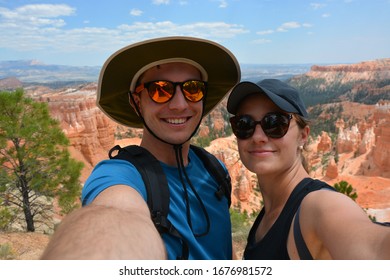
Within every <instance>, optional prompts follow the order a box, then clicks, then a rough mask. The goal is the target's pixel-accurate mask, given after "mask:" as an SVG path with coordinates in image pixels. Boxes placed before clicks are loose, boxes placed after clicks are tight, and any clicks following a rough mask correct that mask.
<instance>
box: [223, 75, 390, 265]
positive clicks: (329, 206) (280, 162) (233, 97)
mask: <svg viewBox="0 0 390 280" xmlns="http://www.w3.org/2000/svg"><path fill="white" fill-rule="evenodd" d="M227 109H228V111H229V113H231V114H233V115H234V116H233V117H232V118H231V119H230V122H231V125H232V129H233V132H234V134H235V135H236V137H237V145H238V150H239V154H240V157H241V161H242V163H243V164H244V165H245V166H246V167H247V168H248V169H249V170H250V171H252V172H254V173H256V174H257V178H258V183H259V187H260V190H261V193H262V196H263V201H264V207H263V209H262V210H261V212H260V214H259V216H258V217H257V219H256V221H255V223H254V224H253V226H252V229H251V231H250V233H249V237H248V244H247V246H246V249H245V252H244V259H311V258H313V259H390V228H389V227H385V226H381V225H377V224H375V223H373V222H371V220H370V219H369V218H368V216H367V215H366V213H365V212H364V211H363V210H362V209H361V208H360V207H359V206H358V205H357V204H356V203H355V202H354V201H353V200H352V199H350V198H349V197H347V196H345V195H343V194H341V193H338V192H336V191H334V189H333V188H331V187H330V186H328V185H326V184H325V183H324V182H321V181H318V180H313V179H311V178H310V176H309V174H308V172H307V170H306V169H305V167H304V164H303V157H302V150H303V147H304V145H305V144H306V143H307V140H308V137H309V132H310V128H309V126H308V121H307V118H308V114H307V111H306V109H305V106H304V103H303V102H302V99H301V98H300V96H299V93H298V91H297V90H296V89H295V88H293V87H290V86H289V85H287V84H286V83H283V82H281V81H279V80H276V79H266V80H263V81H260V82H259V83H257V84H255V83H252V82H241V83H239V84H237V85H236V86H235V87H234V88H233V90H232V92H231V94H230V96H229V99H228V104H227ZM298 218H299V220H298Z"/></svg>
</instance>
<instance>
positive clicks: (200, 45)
mask: <svg viewBox="0 0 390 280" xmlns="http://www.w3.org/2000/svg"><path fill="white" fill-rule="evenodd" d="M167 62H186V63H189V64H192V65H194V66H195V67H197V68H198V69H199V70H200V72H201V73H202V78H203V79H204V80H206V81H207V84H208V91H207V97H206V102H205V108H204V115H206V114H208V113H209V112H210V111H211V110H212V109H213V108H214V107H215V106H216V105H217V104H218V103H219V102H220V101H221V100H222V99H223V98H224V96H225V95H226V94H227V93H228V92H229V90H230V89H231V88H232V87H233V86H234V85H235V84H236V83H238V82H239V81H240V78H241V71H240V66H239V64H238V61H237V59H236V57H235V56H234V55H233V54H232V53H231V52H230V51H229V50H228V49H226V48H225V47H223V46H221V45H219V44H217V43H215V42H213V41H209V40H204V39H199V38H192V37H164V38H157V39H151V40H147V41H142V42H139V43H135V44H133V45H129V46H127V47H124V48H122V49H120V50H119V51H117V52H116V53H114V54H113V55H111V56H110V57H109V58H108V59H107V61H106V62H105V64H104V65H103V68H102V70H101V72H100V77H99V82H98V92H97V105H98V107H99V108H100V109H101V110H102V111H103V112H104V113H105V114H106V115H108V116H109V117H110V118H111V119H113V120H114V121H116V122H117V123H119V124H122V125H125V126H129V127H142V126H143V123H142V121H141V119H140V118H139V117H138V116H137V114H136V112H135V111H134V110H133V108H132V107H131V105H130V102H129V92H130V91H132V90H134V87H135V83H136V82H137V80H138V78H139V77H140V76H141V75H142V73H143V72H145V71H146V70H147V69H149V68H151V67H153V66H156V65H157V64H159V63H167Z"/></svg>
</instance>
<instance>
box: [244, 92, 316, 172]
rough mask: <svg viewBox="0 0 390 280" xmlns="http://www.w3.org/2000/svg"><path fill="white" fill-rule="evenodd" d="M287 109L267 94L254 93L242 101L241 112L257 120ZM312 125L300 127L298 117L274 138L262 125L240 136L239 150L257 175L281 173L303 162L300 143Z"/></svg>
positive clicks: (304, 140)
mask: <svg viewBox="0 0 390 280" xmlns="http://www.w3.org/2000/svg"><path fill="white" fill-rule="evenodd" d="M270 112H283V111H282V110H281V109H279V107H277V106H276V105H275V104H274V103H273V102H272V101H271V100H270V99H269V98H268V97H267V96H266V95H264V94H260V93H259V94H253V95H250V96H248V97H247V98H246V99H244V100H243V101H242V103H241V104H240V106H239V108H238V111H237V115H250V116H251V117H252V118H253V119H254V120H256V121H259V120H261V119H262V118H263V117H264V116H265V115H266V114H267V113H270ZM308 132H309V129H308V127H306V128H305V129H300V128H299V127H298V125H297V123H296V121H295V119H294V117H293V118H292V119H291V121H290V126H289V129H288V131H287V133H286V135H284V136H283V137H282V138H271V137H268V136H267V135H266V134H264V131H263V129H262V128H261V126H260V125H256V128H255V132H254V134H253V136H252V137H249V138H248V139H238V138H237V144H238V151H239V153H240V157H241V161H242V163H243V164H244V165H245V166H246V167H247V168H248V169H249V170H250V171H252V172H254V173H256V174H257V175H271V174H272V175H277V174H279V173H284V172H288V171H289V170H292V169H293V168H294V167H296V166H299V165H301V164H302V163H301V157H300V151H299V146H302V145H303V144H304V143H305V142H306V140H307V137H308Z"/></svg>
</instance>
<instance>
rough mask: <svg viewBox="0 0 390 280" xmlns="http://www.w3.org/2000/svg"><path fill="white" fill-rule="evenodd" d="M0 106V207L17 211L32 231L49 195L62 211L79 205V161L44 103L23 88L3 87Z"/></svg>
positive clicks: (50, 206)
mask: <svg viewBox="0 0 390 280" xmlns="http://www.w3.org/2000/svg"><path fill="white" fill-rule="evenodd" d="M0 111H1V114H0V203H1V205H0V208H1V209H0V210H2V211H5V212H6V213H8V214H10V213H13V214H14V215H16V214H17V211H19V213H22V215H21V216H22V217H24V220H25V223H26V230H27V231H30V232H33V231H35V222H36V219H39V220H40V221H45V219H49V218H50V217H49V216H48V213H49V212H50V211H52V210H53V199H54V198H58V203H59V206H60V207H61V209H62V211H63V212H64V213H67V212H69V211H70V210H72V209H73V208H74V207H76V206H77V205H78V204H77V203H78V202H77V199H76V198H78V197H79V194H80V190H81V185H80V181H79V177H80V174H81V169H82V167H83V164H82V163H81V162H77V161H75V160H74V159H72V158H71V157H70V154H69V151H68V146H69V140H68V139H67V137H66V136H65V134H64V133H63V132H62V130H61V128H60V125H59V123H58V121H56V120H54V119H53V118H51V117H50V114H49V110H48V106H47V104H46V103H41V102H36V101H33V100H32V99H31V98H27V97H25V96H24V93H23V90H16V91H15V92H7V91H3V92H0ZM48 202H49V203H48ZM9 209H12V211H11V210H9ZM15 209H16V212H15ZM7 210H8V211H7ZM10 220H12V218H10Z"/></svg>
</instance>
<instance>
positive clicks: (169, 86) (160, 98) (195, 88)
mask: <svg viewBox="0 0 390 280" xmlns="http://www.w3.org/2000/svg"><path fill="white" fill-rule="evenodd" d="M178 85H179V86H180V89H181V91H182V92H183V94H184V97H185V98H186V99H187V100H188V101H191V102H199V101H201V100H202V99H203V97H204V96H205V95H206V90H207V83H206V82H204V81H198V80H188V81H185V82H178V83H175V82H171V81H164V80H161V81H151V82H147V83H142V84H139V85H138V86H137V87H136V89H135V93H140V92H141V91H142V90H144V89H147V90H148V93H149V96H150V98H151V99H152V100H153V101H154V102H156V103H160V104H161V103H166V102H168V101H169V100H171V99H172V98H173V96H174V95H175V93H176V87H177V86H178Z"/></svg>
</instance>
